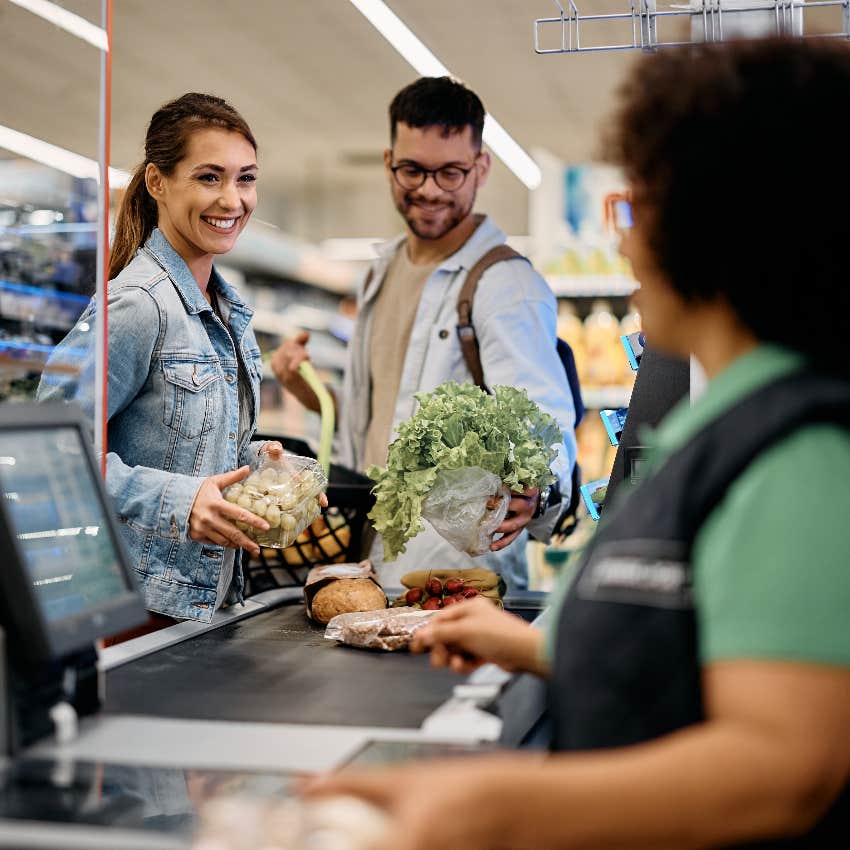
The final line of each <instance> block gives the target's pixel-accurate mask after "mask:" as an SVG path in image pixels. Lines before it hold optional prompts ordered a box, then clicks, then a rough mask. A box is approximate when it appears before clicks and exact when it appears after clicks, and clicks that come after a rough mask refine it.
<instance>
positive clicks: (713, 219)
mask: <svg viewBox="0 0 850 850" xmlns="http://www.w3.org/2000/svg"><path fill="white" fill-rule="evenodd" d="M621 94H622V100H621V105H620V108H619V111H618V112H617V114H616V115H615V117H614V121H613V123H612V125H611V128H610V132H609V135H608V138H607V140H606V141H607V150H606V153H607V159H608V160H609V161H610V162H612V163H614V164H616V165H618V166H620V168H622V169H623V171H624V172H625V175H626V177H627V178H628V180H629V181H630V183H631V184H632V186H633V187H634V189H635V191H636V200H637V201H639V202H641V203H643V204H644V205H645V207H646V209H647V212H648V213H649V214H648V215H646V217H645V218H644V219H643V222H644V223H645V227H646V231H645V232H646V236H647V240H648V243H649V247H650V249H651V250H652V252H653V255H654V258H655V260H656V262H657V263H658V265H659V267H660V268H661V269H662V270H663V271H664V272H665V274H666V277H667V279H668V280H669V281H670V284H671V285H672V286H673V288H674V289H675V290H676V291H677V292H678V293H679V294H680V295H682V296H683V297H684V298H685V299H687V300H689V301H692V302H699V301H709V300H713V299H716V298H721V299H724V300H725V301H726V302H727V303H728V304H729V305H730V306H731V307H732V309H733V310H734V311H735V313H736V315H737V316H738V318H739V319H740V321H741V322H743V324H744V325H746V326H747V327H748V328H749V329H750V330H751V331H752V332H753V333H754V334H755V335H756V336H757V337H758V338H759V339H760V340H762V341H764V342H774V343H778V344H780V345H785V346H788V347H790V348H792V349H795V350H797V351H800V352H802V353H803V354H804V355H806V356H807V357H808V358H809V359H810V360H811V361H813V362H815V363H816V364H818V365H819V366H820V367H822V368H825V369H828V370H830V371H836V370H840V371H843V372H844V373H845V374H846V373H847V372H850V368H848V366H847V362H848V358H847V353H846V348H845V347H846V341H845V339H844V337H845V332H844V330H843V327H844V326H843V325H842V320H845V317H846V316H847V313H848V311H850V297H848V293H850V287H848V284H847V281H848V278H850V248H848V246H850V215H848V208H847V202H848V198H850V169H848V168H847V167H846V162H845V153H844V151H843V149H842V146H841V143H840V139H839V137H838V136H837V135H836V133H837V130H836V123H835V122H836V120H837V118H836V116H837V115H838V114H839V113H840V110H841V104H846V103H847V102H848V100H850V45H848V44H847V43H846V42H839V41H829V40H821V39H799V38H798V39H787V40H783V39H766V40H756V41H739V42H728V43H723V44H713V45H701V46H694V47H689V48H682V49H681V50H680V49H670V50H663V51H659V52H658V53H657V54H654V55H652V56H649V57H646V58H644V59H642V60H640V64H639V65H638V67H637V68H636V69H635V71H634V73H632V74H631V75H630V77H629V80H628V81H627V83H626V85H625V86H624V88H623V90H622V93H621Z"/></svg>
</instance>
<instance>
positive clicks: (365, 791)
mask: <svg viewBox="0 0 850 850" xmlns="http://www.w3.org/2000/svg"><path fill="white" fill-rule="evenodd" d="M540 761H541V756H540V755H530V754H511V755H498V756H496V755H485V756H480V757H476V758H468V759H447V760H440V761H438V760H434V761H430V762H427V763H420V764H416V765H413V766H409V767H392V768H381V769H372V770H353V769H351V770H342V771H340V772H339V773H335V774H331V775H327V776H322V777H318V778H316V779H312V780H309V781H308V782H306V783H304V784H303V785H301V787H300V791H301V793H302V794H303V795H304V796H306V797H308V798H314V797H327V796H337V795H342V796H354V797H360V798H361V799H364V800H366V801H367V802H370V803H372V804H373V805H375V806H378V807H379V808H381V809H383V810H384V811H385V812H386V813H387V814H388V815H389V818H390V821H389V823H388V825H387V830H386V839H385V840H384V841H383V842H382V843H381V845H380V846H381V848H382V850H384V848H386V850H390V848H392V850H458V848H463V850H493V848H494V847H506V846H512V845H511V844H510V842H511V839H512V837H513V835H512V833H513V825H514V824H513V820H514V819H515V818H516V817H517V812H516V809H517V799H521V797H522V795H521V794H520V795H518V794H517V790H516V786H515V785H514V783H513V777H514V776H516V773H517V768H526V766H527V767H528V768H531V769H534V770H535V771H536V770H539V766H538V763H539V762H540Z"/></svg>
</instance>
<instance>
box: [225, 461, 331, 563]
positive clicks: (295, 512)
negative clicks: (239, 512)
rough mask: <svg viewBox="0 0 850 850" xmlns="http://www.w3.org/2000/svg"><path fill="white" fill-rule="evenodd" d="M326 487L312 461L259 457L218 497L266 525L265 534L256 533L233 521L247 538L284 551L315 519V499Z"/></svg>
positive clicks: (253, 529)
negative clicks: (242, 509) (243, 475)
mask: <svg viewBox="0 0 850 850" xmlns="http://www.w3.org/2000/svg"><path fill="white" fill-rule="evenodd" d="M327 486H328V479H327V477H326V476H325V473H324V470H323V469H322V467H321V466H319V464H318V462H317V461H315V460H313V458H309V457H301V456H300V455H290V454H284V455H283V457H281V458H280V460H272V459H271V458H270V457H269V455H267V454H262V455H260V457H259V458H258V460H257V461H256V462H255V463H253V464H252V465H251V473H250V474H249V475H248V477H247V478H246V479H245V480H244V481H240V482H239V483H238V484H231V485H230V487H228V488H227V489H225V490H224V491H222V495H223V496H224V498H225V499H227V501H228V502H233V503H234V504H236V505H239V507H241V508H245V509H246V510H249V511H251V513H254V514H256V515H257V516H259V517H262V518H263V519H264V520H265V521H266V522H267V523H268V524H269V530H268V531H260V529H258V528H254V527H253V526H251V525H247V524H246V523H244V522H239V521H237V522H236V525H237V526H238V527H239V528H240V529H241V530H242V531H244V532H245V534H246V535H247V536H248V537H250V538H251V539H252V540H253V541H255V542H256V543H259V544H260V545H261V546H269V547H272V548H276V549H285V548H286V547H287V546H291V545H292V544H293V543H294V542H295V540H296V538H297V537H298V535H299V534H301V532H302V531H303V530H304V529H305V528H306V527H307V526H308V525H310V523H311V522H313V520H314V519H316V517H318V516H319V514H320V513H321V511H322V506H321V505H320V504H319V495H320V494H321V493H322V492H323V491H324V490H325V488H326V487H327Z"/></svg>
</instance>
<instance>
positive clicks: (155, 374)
mask: <svg viewBox="0 0 850 850" xmlns="http://www.w3.org/2000/svg"><path fill="white" fill-rule="evenodd" d="M210 286H212V287H215V289H216V292H217V294H218V297H219V305H220V309H221V313H222V315H223V316H224V318H225V320H226V321H227V324H228V325H229V327H230V331H231V333H232V335H233V338H232V339H231V335H230V334H229V333H228V332H227V330H226V328H225V327H224V325H223V324H222V322H221V321H220V320H219V318H218V317H217V316H216V315H215V313H214V312H213V310H212V308H211V307H210V305H209V303H208V302H207V300H206V298H204V296H203V294H202V293H201V291H200V290H199V289H198V286H197V284H196V283H195V279H194V278H193V277H192V274H191V272H190V271H189V269H188V267H187V266H186V264H185V263H184V262H183V260H182V258H181V257H180V256H179V255H178V254H177V252H176V251H175V250H174V249H173V248H172V247H171V245H170V244H169V243H168V241H167V240H166V238H165V236H163V234H162V232H161V231H160V230H158V229H157V230H154V232H153V233H152V234H151V236H150V238H149V239H148V241H147V243H146V244H145V246H144V247H143V248H141V249H140V250H139V251H138V252H137V254H136V256H135V257H134V258H133V260H132V261H131V262H130V263H129V264H128V265H127V267H126V268H125V269H124V270H123V271H122V272H121V273H120V274H119V275H118V276H117V277H116V278H115V280H112V281H110V282H109V288H108V308H109V309H108V323H109V361H108V375H109V402H108V405H109V410H108V420H109V425H108V455H107V472H106V486H107V489H108V490H109V492H110V494H111V495H112V497H113V499H114V502H115V508H116V511H117V513H118V518H119V521H120V523H121V526H122V528H123V531H124V539H125V541H126V543H127V547H128V549H129V553H130V557H131V560H132V563H133V565H134V566H135V569H136V572H137V576H138V579H139V583H140V585H141V588H142V590H143V592H144V596H145V604H146V607H147V608H148V609H149V610H151V611H157V612H159V613H162V614H167V615H169V616H172V617H178V618H188V619H194V620H200V621H201V622H205V623H206V622H209V621H210V620H211V619H212V615H213V612H214V611H215V609H216V595H217V590H216V587H217V582H218V577H219V573H220V571H221V565H222V560H223V557H224V551H225V550H224V548H223V547H221V546H217V545H214V544H211V543H197V542H195V541H194V540H190V539H189V536H188V531H189V514H190V512H191V508H192V504H193V502H194V500H195V496H196V494H197V492H198V489H199V488H200V486H201V482H202V480H203V479H204V478H206V477H208V476H210V475H216V474H218V473H221V472H226V471H228V470H232V469H234V468H236V467H238V466H240V465H242V464H245V463H248V462H250V460H251V459H252V457H253V456H255V451H256V446H252V445H251V444H250V439H251V436H252V435H253V433H254V431H255V429H256V420H257V410H258V406H259V387H260V377H261V374H262V363H261V361H260V351H259V348H258V346H257V341H256V339H255V337H254V332H253V331H252V329H251V327H250V319H251V316H252V312H253V311H252V310H251V309H250V308H249V307H248V306H247V305H246V304H245V303H244V302H243V301H242V300H241V299H240V297H239V295H238V294H237V293H236V291H235V290H234V289H233V288H232V287H231V286H229V285H228V284H227V283H226V282H225V281H224V280H223V279H222V277H221V276H220V275H219V274H218V272H217V271H216V270H215V269H214V270H213V274H212V278H211V280H210ZM95 309H96V304H95V300H94V299H92V301H91V302H90V304H89V305H88V307H87V308H86V310H85V311H84V312H83V314H82V315H81V316H80V318H79V319H78V321H77V323H76V325H75V326H74V328H73V329H72V330H71V331H70V333H69V334H68V335H67V336H66V337H65V339H64V340H63V341H62V342H61V343H60V344H59V346H57V349H56V351H55V352H54V354H53V356H52V358H51V359H52V361H53V362H62V361H65V362H68V363H70V364H71V365H73V366H75V367H77V368H79V369H80V377H79V380H78V382H77V380H76V379H75V381H74V382H73V383H71V382H69V381H68V380H67V378H63V379H58V378H55V377H54V378H51V377H50V374H51V373H48V374H46V375H45V377H44V378H43V379H42V382H41V385H40V387H39V391H38V396H39V398H40V399H45V400H46V399H50V398H64V399H69V400H70V399H73V400H74V401H75V402H77V403H78V404H80V406H81V407H82V408H83V409H84V410H85V411H86V413H87V414H88V415H89V416H90V417H92V418H93V416H94V398H93V392H94V369H95V345H96V339H95V334H94V333H93V332H92V331H91V330H89V328H93V327H94V322H93V321H92V319H93V316H94V312H95ZM233 340H235V341H236V343H237V349H238V350H234V345H233ZM239 358H241V359H242V360H243V362H244V364H245V367H246V370H247V373H248V376H249V378H250V381H251V388H252V402H253V404H252V407H253V414H252V417H251V427H250V429H249V432H248V433H247V434H245V435H244V437H243V440H242V442H241V443H240V444H239V445H237V443H238V442H239V438H238V433H239V405H238V397H237V387H238V359H239ZM52 374H53V375H55V374H57V373H55V372H54V373H52ZM239 556H240V553H239V552H237V553H236V562H235V564H234V585H235V588H236V591H237V595H238V596H239V597H240V599H241V595H242V588H243V586H244V579H243V575H242V568H241V564H240V557H239Z"/></svg>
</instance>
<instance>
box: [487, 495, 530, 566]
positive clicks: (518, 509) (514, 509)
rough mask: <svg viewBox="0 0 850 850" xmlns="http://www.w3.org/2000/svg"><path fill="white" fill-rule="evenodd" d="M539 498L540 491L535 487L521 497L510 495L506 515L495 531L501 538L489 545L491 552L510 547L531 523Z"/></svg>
mask: <svg viewBox="0 0 850 850" xmlns="http://www.w3.org/2000/svg"><path fill="white" fill-rule="evenodd" d="M539 496H540V490H539V489H538V488H537V487H529V488H528V489H527V490H525V491H524V492H523V493H522V494H521V495H516V494H515V493H514V494H511V502H510V504H509V505H508V515H507V516H506V517H505V521H504V522H503V523H502V524H501V525H500V526H499V527H498V528H497V529H496V531H495V533H496V534H501V535H503V536H502V537H500V538H499V539H498V540H494V541H493V542H492V543H491V544H490V551H491V552H498V551H499V550H500V549H504V548H505V546H510V545H511V543H513V542H514V540H516V539H517V537H519V533H520V532H521V531H522V530H523V529H524V528H525V527H526V526H527V525H528V524H529V523H530V522H531V518H532V517H533V516H534V512H535V511H536V510H537V500H538V498H539Z"/></svg>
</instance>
